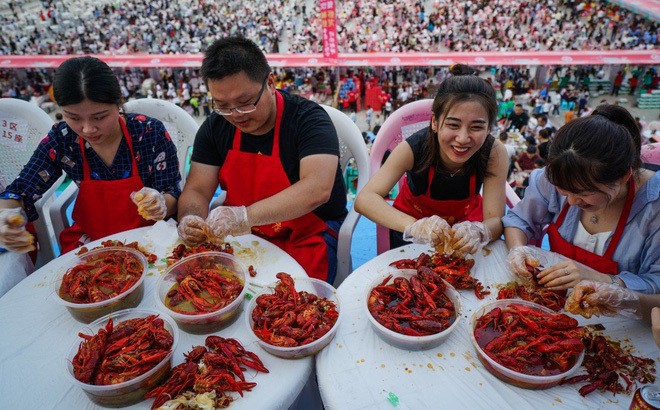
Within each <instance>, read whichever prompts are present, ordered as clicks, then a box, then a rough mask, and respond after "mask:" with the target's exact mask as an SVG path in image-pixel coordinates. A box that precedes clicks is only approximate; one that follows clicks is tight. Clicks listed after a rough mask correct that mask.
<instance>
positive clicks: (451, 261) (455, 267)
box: [390, 252, 490, 299]
mask: <svg viewBox="0 0 660 410" xmlns="http://www.w3.org/2000/svg"><path fill="white" fill-rule="evenodd" d="M390 266H394V267H395V268H397V269H417V270H419V268H421V267H422V266H426V267H428V268H431V269H432V270H433V271H434V272H435V273H437V274H438V275H440V276H441V277H442V279H444V280H446V281H447V282H448V283H449V284H450V285H452V286H453V287H454V288H456V289H474V294H475V295H476V296H477V298H478V299H483V298H484V297H485V296H486V295H488V294H490V292H489V291H487V290H485V289H484V286H483V285H482V284H481V282H479V281H478V280H477V279H475V278H474V277H473V276H471V275H470V270H471V269H472V267H473V266H474V259H465V258H463V257H453V256H447V255H444V254H440V253H438V252H436V253H434V254H433V255H428V254H426V253H423V252H422V253H421V254H420V255H419V256H418V257H417V258H416V259H400V260H397V261H394V262H392V263H390Z"/></svg>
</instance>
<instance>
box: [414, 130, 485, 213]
mask: <svg viewBox="0 0 660 410" xmlns="http://www.w3.org/2000/svg"><path fill="white" fill-rule="evenodd" d="M427 134H428V128H424V129H423V130H419V131H417V132H416V133H414V134H413V135H411V136H410V137H409V138H408V139H406V142H407V143H408V145H410V148H412V151H413V158H414V161H415V163H417V162H418V161H420V160H421V158H422V152H423V149H424V140H425V139H426V138H427ZM493 141H494V138H492V137H490V138H488V139H486V141H485V142H484V149H485V150H487V153H486V154H488V155H490V150H491V149H492V148H493ZM406 175H407V176H408V186H409V187H410V192H412V194H413V195H415V196H418V195H422V194H424V193H425V192H426V190H427V187H428V183H429V173H428V170H427V171H425V172H422V173H421V174H417V173H413V172H410V171H408V172H406ZM483 182H484V181H483V178H481V177H479V176H477V185H476V187H475V192H474V193H479V191H481V185H482V184H483ZM471 194H472V193H471V192H470V175H469V174H456V175H454V176H453V177H452V176H450V175H446V174H441V173H439V172H436V173H435V175H434V176H433V181H431V199H435V200H461V199H466V198H468V197H469V196H470V195H471Z"/></svg>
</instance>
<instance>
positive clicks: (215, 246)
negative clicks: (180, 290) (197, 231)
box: [167, 242, 234, 265]
mask: <svg viewBox="0 0 660 410" xmlns="http://www.w3.org/2000/svg"><path fill="white" fill-rule="evenodd" d="M202 252H224V253H228V254H230V255H233V254H234V248H233V247H232V246H231V244H230V243H229V242H225V243H213V242H204V243H202V244H199V245H197V246H187V245H185V244H183V243H182V244H179V245H177V246H176V247H175V248H174V249H172V254H170V255H169V256H168V257H167V264H168V265H172V264H173V263H174V262H176V261H178V260H179V259H183V258H185V257H186V256H190V255H194V254H196V253H202Z"/></svg>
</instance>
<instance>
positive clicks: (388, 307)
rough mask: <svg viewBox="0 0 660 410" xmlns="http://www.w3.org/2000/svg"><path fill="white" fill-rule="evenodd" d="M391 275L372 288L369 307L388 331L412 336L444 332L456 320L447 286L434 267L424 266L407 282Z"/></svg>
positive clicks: (375, 317)
mask: <svg viewBox="0 0 660 410" xmlns="http://www.w3.org/2000/svg"><path fill="white" fill-rule="evenodd" d="M391 279H392V275H389V276H387V277H386V278H385V279H384V280H383V281H382V282H381V283H380V284H379V285H377V286H375V287H374V288H373V289H371V292H370V293H369V299H368V300H367V307H368V308H369V312H370V313H371V315H372V316H373V317H374V319H376V321H378V323H380V324H381V325H383V326H385V327H386V328H388V329H390V330H393V331H395V332H397V333H401V334H404V335H408V336H426V335H432V334H436V333H440V332H442V331H443V330H445V329H447V328H448V327H449V326H450V325H451V323H453V322H454V320H455V319H456V309H455V307H454V304H453V303H452V302H451V301H450V300H449V298H448V297H447V295H446V294H445V291H446V289H447V285H446V283H445V282H444V281H443V280H442V278H441V277H440V275H438V274H437V273H436V272H434V271H433V270H432V269H431V268H429V267H426V266H422V267H420V268H419V270H418V271H417V273H416V274H415V275H413V276H412V277H410V279H406V278H405V277H397V278H394V281H392V282H391V283H390V280H391Z"/></svg>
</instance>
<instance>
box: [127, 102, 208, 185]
mask: <svg viewBox="0 0 660 410" xmlns="http://www.w3.org/2000/svg"><path fill="white" fill-rule="evenodd" d="M124 112H126V113H136V114H144V115H146V116H148V117H153V118H156V119H158V120H160V121H162V123H163V124H164V125H165V128H166V129H167V132H168V133H169V134H170V137H171V138H172V141H173V142H174V145H176V150H177V155H178V157H179V169H180V171H181V185H182V186H183V185H184V184H185V183H186V178H187V177H188V173H187V168H188V166H187V165H188V161H189V159H190V155H191V149H192V146H193V143H194V142H195V135H197V130H198V129H199V125H198V124H197V121H195V119H194V118H193V117H192V116H190V114H188V113H187V112H186V111H185V110H184V109H183V108H181V107H179V106H178V105H176V104H174V103H171V102H169V101H165V100H159V99H157V98H140V99H137V100H132V101H129V102H127V103H126V104H124Z"/></svg>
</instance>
